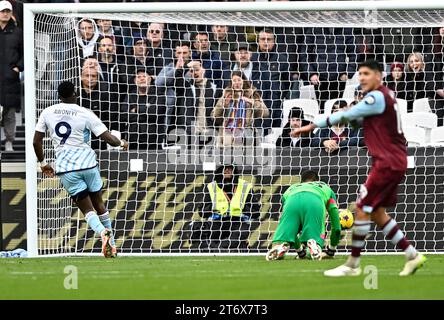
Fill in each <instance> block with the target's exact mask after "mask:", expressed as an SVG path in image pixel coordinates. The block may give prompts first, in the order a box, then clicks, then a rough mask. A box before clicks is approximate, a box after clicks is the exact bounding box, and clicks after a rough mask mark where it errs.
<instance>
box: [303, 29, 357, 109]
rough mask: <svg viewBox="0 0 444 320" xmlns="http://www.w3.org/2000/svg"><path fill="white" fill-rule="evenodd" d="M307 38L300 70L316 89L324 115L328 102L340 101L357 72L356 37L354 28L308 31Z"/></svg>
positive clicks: (306, 30)
mask: <svg viewBox="0 0 444 320" xmlns="http://www.w3.org/2000/svg"><path fill="white" fill-rule="evenodd" d="M304 35H305V39H304V44H303V45H300V46H299V56H300V58H299V67H300V69H301V73H302V77H303V79H304V80H306V81H309V83H310V84H312V85H314V86H315V89H316V93H317V96H318V99H319V100H320V106H321V112H323V110H324V103H325V101H326V100H329V99H336V98H338V97H339V96H340V94H341V92H342V91H343V90H344V88H345V84H346V81H347V79H350V78H352V77H353V75H354V74H355V72H356V70H357V65H356V47H355V37H354V36H353V30H352V29H351V28H306V29H305V30H304Z"/></svg>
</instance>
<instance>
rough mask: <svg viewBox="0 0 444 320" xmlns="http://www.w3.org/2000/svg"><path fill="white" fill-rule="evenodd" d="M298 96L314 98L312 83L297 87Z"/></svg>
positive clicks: (314, 92)
mask: <svg viewBox="0 0 444 320" xmlns="http://www.w3.org/2000/svg"><path fill="white" fill-rule="evenodd" d="M299 98H300V99H312V100H316V91H315V88H314V85H308V86H301V87H300V88H299Z"/></svg>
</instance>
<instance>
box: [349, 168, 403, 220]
mask: <svg viewBox="0 0 444 320" xmlns="http://www.w3.org/2000/svg"><path fill="white" fill-rule="evenodd" d="M404 176H405V170H401V171H394V170H392V169H390V168H381V167H373V168H372V169H371V171H370V174H369V176H368V178H367V181H366V182H365V183H364V184H363V185H362V186H361V188H360V190H359V197H358V201H357V203H356V204H357V206H358V207H359V208H361V209H362V210H363V211H364V212H367V213H372V212H373V211H375V210H376V209H378V208H379V207H384V208H387V207H394V206H396V203H397V197H398V185H399V184H400V183H401V181H402V179H403V178H404Z"/></svg>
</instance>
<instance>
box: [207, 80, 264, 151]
mask: <svg viewBox="0 0 444 320" xmlns="http://www.w3.org/2000/svg"><path fill="white" fill-rule="evenodd" d="M211 115H212V117H213V119H214V124H215V126H217V127H219V134H218V135H219V137H218V143H217V145H219V146H241V145H244V142H245V139H244V138H246V129H250V128H253V127H254V120H255V119H262V118H265V117H268V116H269V111H268V109H267V106H266V105H265V103H264V102H263V101H262V98H261V96H260V94H259V92H258V91H257V89H256V88H255V87H254V86H252V84H251V82H250V81H248V79H247V78H245V76H244V74H243V73H242V72H240V71H233V72H232V74H231V82H230V84H229V85H228V87H227V88H225V90H224V92H223V96H222V97H221V98H220V99H219V100H218V101H217V103H216V106H215V108H214V110H213V112H212V114H211Z"/></svg>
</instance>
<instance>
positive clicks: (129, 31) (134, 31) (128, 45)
mask: <svg viewBox="0 0 444 320" xmlns="http://www.w3.org/2000/svg"><path fill="white" fill-rule="evenodd" d="M121 24H122V34H123V43H124V45H125V53H126V54H131V50H132V47H133V43H134V41H133V39H135V38H143V39H145V37H146V30H147V29H148V23H146V22H140V21H131V22H127V23H124V22H121Z"/></svg>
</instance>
